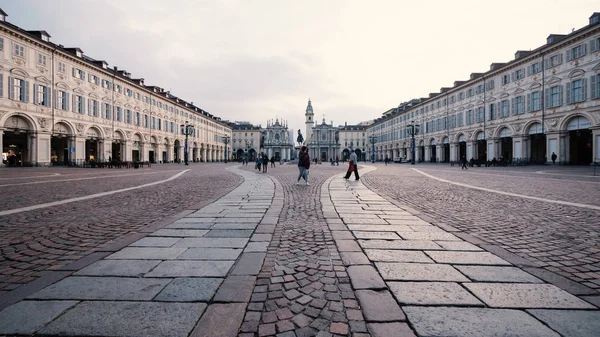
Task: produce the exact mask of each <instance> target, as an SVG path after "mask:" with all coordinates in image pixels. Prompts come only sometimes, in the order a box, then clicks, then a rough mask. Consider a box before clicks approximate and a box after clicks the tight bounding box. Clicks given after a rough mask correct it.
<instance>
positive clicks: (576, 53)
mask: <svg viewBox="0 0 600 337" xmlns="http://www.w3.org/2000/svg"><path fill="white" fill-rule="evenodd" d="M586 46H587V45H586V44H585V43H582V44H580V45H579V46H576V47H574V48H571V49H569V50H567V62H569V61H572V60H575V59H578V58H580V57H583V56H585V52H586V48H585V47H586Z"/></svg>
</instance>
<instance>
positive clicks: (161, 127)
mask: <svg viewBox="0 0 600 337" xmlns="http://www.w3.org/2000/svg"><path fill="white" fill-rule="evenodd" d="M186 124H188V125H192V126H194V131H193V132H192V133H191V135H190V136H189V137H188V144H187V145H188V147H187V148H188V149H189V151H188V153H189V158H190V160H194V161H218V160H223V159H224V149H225V144H224V143H223V141H222V137H223V136H230V137H231V128H230V127H229V126H228V125H227V124H226V123H223V122H222V121H221V119H220V118H219V117H216V116H214V115H212V114H210V113H209V112H207V111H204V110H202V109H201V108H199V107H197V106H195V105H194V104H193V102H186V101H184V100H182V99H180V98H178V97H176V96H174V95H172V94H171V93H170V92H168V91H165V90H163V89H162V88H160V87H158V86H148V85H145V83H144V79H143V78H133V77H131V74H129V73H128V72H127V71H125V70H122V69H121V70H120V69H117V67H112V68H111V67H109V66H108V64H107V62H105V61H101V60H96V59H93V58H91V57H89V56H87V55H85V54H84V53H83V51H82V50H81V49H79V48H66V47H63V46H62V45H57V44H55V43H52V42H50V35H49V34H48V33H47V32H45V31H25V30H23V29H21V28H19V27H17V26H15V25H13V24H10V23H8V22H6V13H4V12H3V11H1V10H0V149H1V153H2V162H1V164H0V165H6V164H10V165H11V166H28V165H51V164H54V165H59V164H60V165H63V164H73V163H77V164H81V163H83V162H89V161H92V160H93V161H107V160H108V159H109V158H110V159H113V160H121V161H137V160H140V161H154V162H158V161H165V162H167V161H169V162H170V161H179V160H183V157H184V149H185V148H186V144H184V142H185V139H186V137H185V135H184V132H183V129H184V128H185V125H186Z"/></svg>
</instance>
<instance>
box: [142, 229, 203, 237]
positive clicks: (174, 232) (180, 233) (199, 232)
mask: <svg viewBox="0 0 600 337" xmlns="http://www.w3.org/2000/svg"><path fill="white" fill-rule="evenodd" d="M206 233H208V230H206V229H170V228H163V229H159V230H157V231H156V232H154V233H152V234H150V236H172V237H178V238H189V237H198V238H199V237H203V236H204V235H205V234H206Z"/></svg>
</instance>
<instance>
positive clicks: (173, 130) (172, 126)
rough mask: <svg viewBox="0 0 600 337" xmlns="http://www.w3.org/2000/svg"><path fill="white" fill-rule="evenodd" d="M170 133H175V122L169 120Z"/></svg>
mask: <svg viewBox="0 0 600 337" xmlns="http://www.w3.org/2000/svg"><path fill="white" fill-rule="evenodd" d="M171 133H175V124H174V123H173V122H171Z"/></svg>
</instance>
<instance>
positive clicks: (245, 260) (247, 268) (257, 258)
mask: <svg viewBox="0 0 600 337" xmlns="http://www.w3.org/2000/svg"><path fill="white" fill-rule="evenodd" d="M266 255H267V254H266V253H244V254H243V255H242V257H241V258H240V259H239V260H238V261H237V263H236V265H235V268H234V269H233V270H232V271H231V275H258V273H259V272H260V268H261V267H262V264H263V261H264V260H265V256H266Z"/></svg>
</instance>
